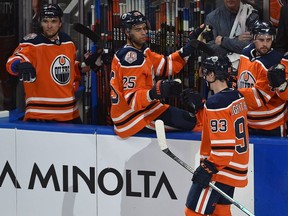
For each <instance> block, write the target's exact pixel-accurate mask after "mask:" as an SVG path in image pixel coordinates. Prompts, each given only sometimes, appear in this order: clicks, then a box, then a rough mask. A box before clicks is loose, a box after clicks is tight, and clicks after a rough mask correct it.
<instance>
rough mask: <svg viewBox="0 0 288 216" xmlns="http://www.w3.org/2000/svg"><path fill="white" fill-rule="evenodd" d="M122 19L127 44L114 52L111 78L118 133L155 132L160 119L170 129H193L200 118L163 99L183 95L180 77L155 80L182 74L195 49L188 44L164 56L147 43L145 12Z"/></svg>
mask: <svg viewBox="0 0 288 216" xmlns="http://www.w3.org/2000/svg"><path fill="white" fill-rule="evenodd" d="M121 22H122V23H121V24H122V28H123V33H125V36H126V39H127V44H126V45H125V46H124V47H122V48H121V49H120V50H118V51H117V52H116V54H115V55H114V58H113V61H112V69H111V77H110V86H111V94H110V96H111V117H112V121H113V123H114V130H115V132H116V134H117V135H118V136H120V137H121V138H126V137H129V136H132V135H134V134H136V133H137V132H139V131H141V132H152V131H153V133H154V132H155V131H154V130H155V127H154V121H155V120H156V119H162V120H163V122H164V124H165V128H166V129H168V130H186V131H192V129H193V128H194V127H195V124H196V121H197V119H196V117H195V114H194V113H189V112H187V111H184V110H181V109H179V108H176V107H172V106H170V105H168V104H163V103H161V101H160V100H159V99H162V98H165V97H170V96H179V94H180V92H181V84H180V82H179V80H158V81H157V82H156V83H154V82H155V78H156V77H160V78H165V77H168V76H172V75H175V74H177V73H179V72H180V71H181V69H182V68H183V66H184V65H185V64H186V60H187V58H188V56H189V55H190V54H191V53H192V52H193V51H194V48H193V47H192V46H191V44H190V43H187V44H186V45H185V46H184V47H183V48H182V49H180V50H179V51H176V52H174V53H172V54H170V55H169V56H167V57H164V55H160V54H158V53H155V52H153V51H151V49H150V48H149V47H147V46H146V40H147V30H148V28H149V22H148V20H147V18H146V17H145V16H144V15H143V14H142V13H141V12H139V11H131V12H128V13H125V14H123V15H122V16H121ZM202 29H204V28H202ZM201 31H202V30H201V28H198V29H197V31H196V30H195V31H194V33H195V35H191V36H192V37H194V38H197V37H198V36H197V34H198V35H199V34H200V33H201ZM196 32H197V33H196Z"/></svg>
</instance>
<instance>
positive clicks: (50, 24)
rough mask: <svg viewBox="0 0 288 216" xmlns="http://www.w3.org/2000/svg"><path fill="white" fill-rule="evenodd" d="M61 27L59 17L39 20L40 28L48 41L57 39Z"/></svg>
mask: <svg viewBox="0 0 288 216" xmlns="http://www.w3.org/2000/svg"><path fill="white" fill-rule="evenodd" d="M61 26H62V22H61V20H60V18H59V17H51V18H49V17H44V18H42V20H41V27H42V30H43V34H44V35H45V37H47V38H49V39H50V40H55V39H57V37H58V31H59V29H60V28H61Z"/></svg>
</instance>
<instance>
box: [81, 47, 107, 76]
mask: <svg viewBox="0 0 288 216" xmlns="http://www.w3.org/2000/svg"><path fill="white" fill-rule="evenodd" d="M102 54H103V49H102V48H100V49H98V50H96V52H95V53H91V52H87V53H86V54H85V55H84V58H85V60H84V62H85V64H86V65H88V66H89V67H90V68H91V69H92V70H94V71H95V72H97V71H98V70H99V69H100V68H101V66H102V64H103V61H102Z"/></svg>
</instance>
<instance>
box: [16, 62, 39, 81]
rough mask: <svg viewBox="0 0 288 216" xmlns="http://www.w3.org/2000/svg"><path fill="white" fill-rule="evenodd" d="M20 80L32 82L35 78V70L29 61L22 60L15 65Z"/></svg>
mask: <svg viewBox="0 0 288 216" xmlns="http://www.w3.org/2000/svg"><path fill="white" fill-rule="evenodd" d="M16 71H17V72H18V77H19V80H20V81H24V82H34V81H35V80H36V70H35V68H34V67H33V65H32V64H31V63H30V62H22V63H19V64H18V65H17V66H16Z"/></svg>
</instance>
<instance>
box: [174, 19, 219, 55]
mask: <svg viewBox="0 0 288 216" xmlns="http://www.w3.org/2000/svg"><path fill="white" fill-rule="evenodd" d="M208 40H213V33H212V28H211V27H210V26H208V25H204V24H202V25H201V26H200V27H197V28H196V29H195V30H194V31H192V32H190V33H189V39H188V41H187V43H186V44H185V46H184V47H182V48H181V49H180V51H179V53H180V55H181V57H182V58H184V57H186V56H189V55H191V54H192V53H193V51H194V50H195V49H197V50H199V51H203V52H205V53H207V54H208V55H210V56H212V55H214V51H213V50H212V49H211V48H210V47H208V46H207V45H206V44H205V43H206V41H208Z"/></svg>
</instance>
